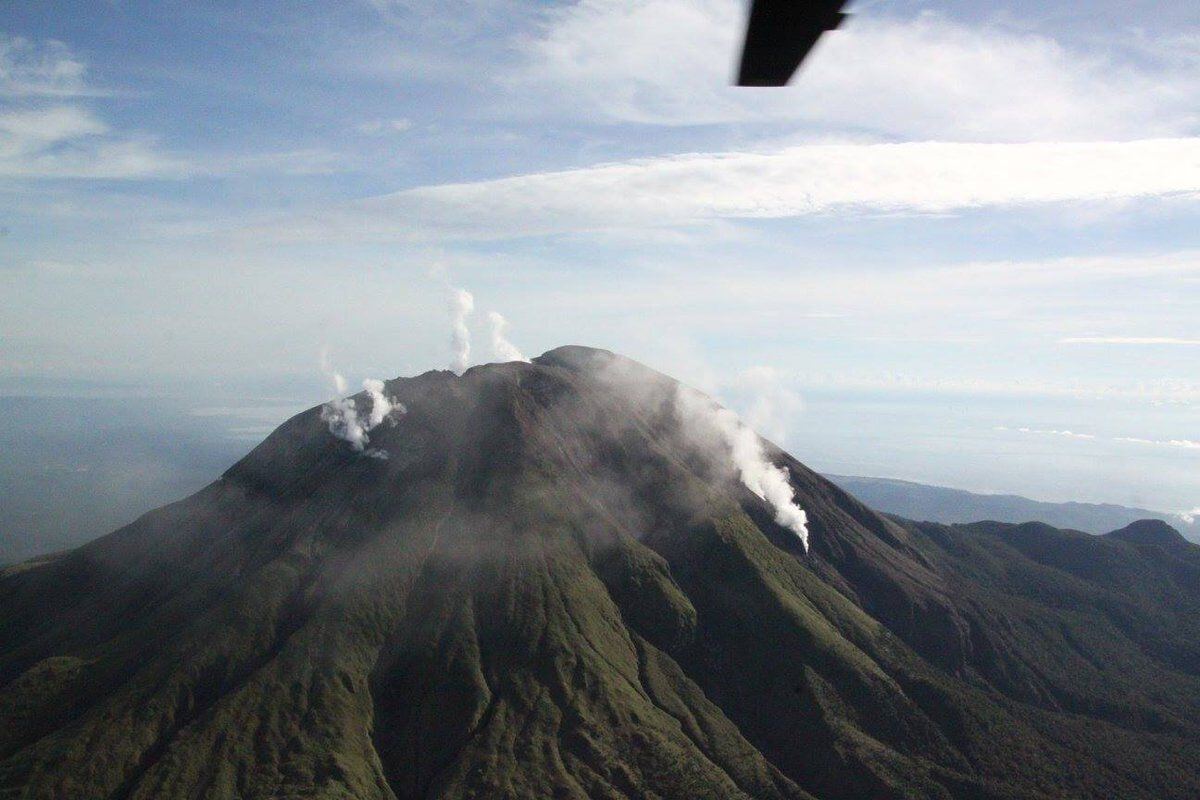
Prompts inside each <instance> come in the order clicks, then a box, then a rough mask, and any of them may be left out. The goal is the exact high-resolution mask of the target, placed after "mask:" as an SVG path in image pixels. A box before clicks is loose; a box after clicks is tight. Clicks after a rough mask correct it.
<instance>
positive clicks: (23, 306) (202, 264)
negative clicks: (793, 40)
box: [0, 0, 1200, 510]
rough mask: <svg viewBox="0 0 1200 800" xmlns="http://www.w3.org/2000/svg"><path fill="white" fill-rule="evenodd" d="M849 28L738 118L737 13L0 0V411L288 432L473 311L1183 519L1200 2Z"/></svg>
mask: <svg viewBox="0 0 1200 800" xmlns="http://www.w3.org/2000/svg"><path fill="white" fill-rule="evenodd" d="M434 6H436V7H434ZM853 10H854V11H855V16H854V18H853V19H852V20H851V21H850V22H849V23H848V25H847V26H846V28H845V29H844V30H843V31H840V32H838V33H836V34H834V35H833V36H831V37H828V38H827V40H826V41H825V42H823V43H822V45H821V47H820V48H819V50H818V51H817V53H816V54H815V56H814V58H813V59H812V60H811V62H810V63H809V64H808V65H806V67H805V69H804V70H803V72H802V73H801V75H800V77H799V80H798V81H797V82H796V85H795V86H793V87H791V88H788V89H785V90H738V89H734V88H731V87H729V86H728V85H727V84H728V78H729V76H730V73H731V70H732V63H733V59H734V56H735V54H736V49H737V39H738V36H739V34H740V26H741V24H742V22H741V20H742V16H743V14H744V9H743V7H742V5H741V3H739V2H737V0H636V1H635V0H621V1H620V2H618V0H584V2H578V3H529V4H518V3H511V4H510V3H499V2H492V0H470V1H462V2H447V3H440V4H428V3H410V2H403V1H400V2H388V1H387V0H375V2H365V1H364V2H341V3H308V4H304V5H303V7H300V6H297V5H295V4H290V3H236V2H222V3H206V4H197V3H172V2H166V3H131V2H103V3H83V2H70V3H54V2H22V1H21V0H16V1H15V2H9V3H6V4H4V7H3V9H2V10H0V232H2V234H3V235H2V236H0V392H3V393H6V394H38V393H57V394H62V393H71V392H82V393H87V392H92V393H97V392H99V393H104V392H107V393H112V392H121V393H125V394H128V395H131V396H133V395H145V396H160V397H161V396H169V397H175V398H179V397H183V398H187V397H189V396H195V397H196V398H197V404H198V406H199V405H202V404H208V400H209V398H211V396H214V395H223V396H224V395H228V396H236V397H242V398H246V400H247V402H251V401H252V400H253V399H254V398H264V397H265V398H270V399H271V400H272V403H274V402H275V401H276V400H278V399H279V398H285V399H288V400H289V401H293V400H294V401H295V402H296V403H301V404H302V403H307V402H311V401H315V400H319V399H320V398H321V396H322V393H324V392H326V391H327V387H326V385H325V384H324V383H323V380H324V379H323V378H322V376H321V372H320V370H319V367H318V354H319V353H320V352H321V350H322V348H328V349H329V351H330V352H331V353H332V358H334V359H335V361H336V363H337V364H338V366H339V368H340V369H341V370H342V371H343V372H346V373H348V374H350V375H354V376H360V377H361V376H368V375H369V376H389V377H390V376H394V375H399V374H411V373H414V372H418V371H422V370H424V369H429V368H435V367H443V366H445V365H446V364H447V363H448V361H449V358H450V353H449V344H448V340H449V335H450V322H449V317H448V313H447V298H448V295H449V287H452V286H453V287H457V286H461V287H465V288H467V289H469V290H470V291H472V292H473V293H474V294H475V297H476V305H477V308H478V310H479V313H477V314H476V316H475V317H474V318H473V320H472V325H473V326H474V327H475V337H474V344H475V350H474V353H475V358H476V360H480V361H486V360H489V358H490V357H491V353H490V350H489V346H488V334H487V330H486V320H485V317H484V312H486V311H488V310H492V309H495V310H499V311H501V312H503V313H504V315H505V316H506V317H507V318H508V320H509V321H510V323H511V326H512V327H511V331H510V335H511V338H512V339H513V340H514V341H515V342H516V344H517V345H519V346H520V347H521V348H522V349H523V350H524V351H525V352H526V353H537V352H541V351H542V350H545V349H548V348H550V347H553V346H556V345H559V344H563V343H567V342H576V343H585V344H593V345H598V346H604V347H609V348H612V349H615V350H619V351H621V352H624V353H626V354H628V355H630V356H633V357H636V358H639V359H641V360H644V361H646V362H648V363H650V364H652V365H654V366H656V367H658V368H660V369H663V370H664V371H667V372H670V373H672V374H675V375H678V376H680V377H682V378H685V379H687V380H689V381H691V382H693V383H695V384H697V385H700V386H701V387H703V388H706V389H709V390H712V391H716V392H718V393H719V394H721V395H722V396H723V397H725V398H727V399H728V400H729V401H730V402H731V403H733V404H735V405H740V406H741V407H742V408H743V410H746V409H750V408H752V407H754V405H755V402H756V401H755V398H757V397H762V396H764V395H770V396H771V397H774V398H775V401H773V402H772V404H771V407H772V409H773V412H772V415H771V418H770V419H764V420H762V421H761V424H762V425H764V426H766V427H770V428H771V429H772V430H773V432H774V433H773V435H776V436H778V437H780V438H781V439H783V440H784V441H785V442H786V444H787V445H788V446H789V448H790V449H791V450H793V451H794V452H795V453H796V454H797V455H798V456H799V457H800V458H801V459H802V460H806V461H809V462H811V463H813V464H814V465H815V466H818V467H821V468H825V469H830V470H838V471H844V472H845V471H857V472H870V473H871V474H878V475H887V476H894V477H902V478H910V479H916V480H926V481H933V482H940V483H946V484H949V485H957V486H963V487H964V488H973V489H988V490H1004V491H1014V492H1020V493H1024V494H1027V495H1032V496H1035V497H1039V498H1045V499H1086V500H1111V501H1116V502H1133V501H1136V502H1139V503H1140V504H1142V505H1150V506H1153V507H1159V508H1163V509H1165V510H1185V509H1190V508H1193V507H1195V506H1197V505H1200V446H1197V444H1196V443H1197V441H1198V440H1200V414H1198V413H1197V403H1198V401H1200V370H1197V363H1198V358H1197V357H1198V356H1200V322H1198V321H1197V320H1200V313H1198V312H1200V236H1198V231H1200V225H1198V224H1197V223H1198V222H1200V213H1198V212H1200V203H1198V200H1197V192H1200V138H1198V134H1200V112H1198V111H1197V109H1200V9H1197V8H1195V7H1194V4H1161V3H1149V2H1120V3H1118V2H1098V3H1097V2H1063V3H1057V4H1054V7H1053V9H1052V10H1046V9H1043V8H1041V4H1036V3H1031V2H1009V3H999V2H995V3H979V2H955V3H951V2H941V3H936V2H928V3H926V2H884V1H883V0H877V1H876V2H860V3H858V4H857V5H856V6H854V9H853ZM764 375H769V376H770V379H769V381H768V380H765V379H764V377H763V376H764ZM748 376H751V377H748ZM797 398H799V399H797ZM270 408H272V409H275V410H276V411H275V412H272V413H277V409H278V405H277V404H274V405H270ZM48 424H52V423H51V422H48ZM951 431H952V432H953V435H952V436H951V435H948V434H947V432H951ZM864 436H866V437H867V438H866V439H864Z"/></svg>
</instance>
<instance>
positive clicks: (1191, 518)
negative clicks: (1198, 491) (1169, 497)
mask: <svg viewBox="0 0 1200 800" xmlns="http://www.w3.org/2000/svg"><path fill="white" fill-rule="evenodd" d="M1175 516H1176V517H1178V518H1179V521H1180V522H1185V523H1187V524H1188V525H1194V524H1195V523H1196V520H1197V519H1200V506H1196V507H1195V508H1193V509H1191V510H1189V511H1179V512H1176V514H1175Z"/></svg>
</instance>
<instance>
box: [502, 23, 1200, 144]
mask: <svg viewBox="0 0 1200 800" xmlns="http://www.w3.org/2000/svg"><path fill="white" fill-rule="evenodd" d="M745 9H746V4H745V3H742V2H739V0H632V1H631V0H581V2H577V3H572V4H570V5H568V6H565V7H563V6H557V7H553V8H551V9H550V10H548V11H546V12H545V14H544V16H543V19H542V25H541V28H540V30H539V31H538V32H537V34H536V35H534V36H532V37H529V38H528V39H526V40H524V41H522V42H521V43H520V44H519V52H520V53H521V54H522V56H523V59H524V60H523V63H522V64H521V66H520V67H519V68H518V69H517V70H516V71H515V73H514V74H512V75H510V76H509V77H508V83H509V84H510V85H512V86H513V87H514V88H515V89H518V90H520V91H522V92H523V93H526V94H532V95H533V96H535V97H537V98H539V99H540V100H541V103H540V104H539V105H544V106H547V107H551V108H558V109H561V111H560V112H559V113H561V114H564V115H569V116H570V117H572V118H577V117H580V116H583V117H586V118H591V119H595V120H599V121H605V122H613V121H618V122H631V123H640V124H646V125H672V126H679V125H706V124H723V123H755V122H757V123H772V122H774V123H782V122H787V123H791V124H792V125H793V126H794V125H795V123H797V122H801V123H808V124H809V125H811V126H813V127H814V128H816V129H817V130H821V129H822V128H824V129H827V130H828V129H835V130H839V131H846V130H857V131H863V132H867V133H871V134H875V135H882V136H888V137H896V138H905V139H929V138H939V139H940V138H950V139H955V140H974V141H1030V140H1060V141H1061V140H1075V141H1086V140H1092V139H1110V138H1111V139H1128V138H1134V137H1144V136H1148V135H1149V136H1172V135H1179V134H1183V133H1189V132H1192V131H1194V130H1195V125H1196V114H1195V109H1196V107H1197V100H1198V98H1200V77H1198V76H1197V73H1196V70H1195V67H1194V60H1193V61H1190V62H1189V60H1188V59H1186V58H1180V57H1179V50H1180V48H1179V46H1178V43H1177V42H1174V41H1166V40H1163V41H1149V42H1145V41H1143V42H1142V47H1140V48H1139V49H1138V52H1137V53H1136V56H1134V55H1131V54H1130V52H1129V48H1128V47H1127V46H1126V47H1125V48H1118V47H1105V46H1104V45H1103V44H1098V45H1097V44H1095V43H1093V46H1091V47H1086V46H1085V45H1084V44H1083V43H1080V44H1077V45H1069V44H1064V43H1062V42H1060V41H1058V40H1056V39H1054V38H1051V37H1049V36H1046V35H1041V34H1037V33H1033V32H1031V31H1029V30H1019V29H1015V28H1006V27H1003V26H1001V25H997V24H982V25H972V26H968V25H964V24H961V23H957V22H954V21H952V20H949V19H947V18H945V17H942V16H939V15H937V14H932V13H924V14H920V15H918V16H915V17H912V18H907V19H903V18H895V17H888V16H887V14H888V13H889V9H887V8H885V7H884V5H879V6H878V7H875V6H872V8H871V13H869V14H861V15H856V16H853V17H852V18H851V19H850V21H849V22H848V23H847V24H846V25H845V26H843V27H842V28H841V29H839V30H838V31H835V32H833V33H832V34H830V35H828V36H826V37H824V38H823V39H822V40H821V42H820V44H819V45H818V47H817V49H816V50H815V52H814V54H813V56H812V58H811V59H810V60H809V61H808V62H807V63H806V64H805V67H804V72H803V80H802V81H797V82H796V83H795V84H794V85H793V86H791V87H789V88H788V89H784V90H774V89H771V90H746V89H737V88H732V87H730V86H729V83H730V78H731V76H732V74H733V69H734V64H733V61H734V57H735V56H736V53H737V52H738V45H739V42H738V38H739V37H740V35H741V33H742V30H743V29H744V28H743V26H744V18H745V13H746V10H745ZM1128 38H1130V37H1128V36H1126V37H1125V41H1124V42H1122V44H1126V45H1127V40H1128ZM721 54H727V55H726V56H724V57H722V55H721Z"/></svg>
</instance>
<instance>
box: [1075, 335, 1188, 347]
mask: <svg viewBox="0 0 1200 800" xmlns="http://www.w3.org/2000/svg"><path fill="white" fill-rule="evenodd" d="M1058 341H1059V344H1149V345H1158V344H1163V345H1184V346H1189V347H1196V346H1200V339H1177V338H1175V337H1173V336H1072V337H1070V338H1067V339H1059V340H1058Z"/></svg>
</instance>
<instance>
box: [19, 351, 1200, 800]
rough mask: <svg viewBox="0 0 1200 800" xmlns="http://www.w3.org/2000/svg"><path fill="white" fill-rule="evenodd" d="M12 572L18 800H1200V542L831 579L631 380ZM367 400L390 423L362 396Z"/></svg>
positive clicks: (594, 361) (322, 458)
mask: <svg viewBox="0 0 1200 800" xmlns="http://www.w3.org/2000/svg"><path fill="white" fill-rule="evenodd" d="M387 389H388V392H389V393H390V394H394V395H396V396H397V397H398V398H399V399H400V400H402V401H403V402H404V403H405V404H406V406H407V408H408V413H407V414H406V415H404V416H403V417H401V418H400V419H399V421H398V423H397V424H396V425H395V426H387V425H386V424H385V425H384V426H383V427H381V428H379V429H376V431H374V432H372V434H371V436H372V442H371V443H372V445H373V446H377V447H380V448H383V449H386V450H387V452H388V454H389V458H387V459H386V460H384V459H378V458H370V457H366V456H364V455H361V454H357V453H354V452H353V451H352V450H351V449H350V448H349V447H348V446H347V445H346V443H345V442H341V441H339V440H337V439H334V438H333V437H331V436H330V435H329V433H328V430H327V428H326V426H325V424H324V423H323V422H322V421H321V420H320V419H319V415H318V412H317V410H316V409H314V410H311V411H309V412H305V413H304V414H301V415H299V416H297V417H295V418H293V419H292V420H290V421H289V422H287V423H285V424H284V425H283V426H281V427H280V428H279V429H278V430H277V431H276V432H275V433H274V434H272V435H271V436H270V437H269V438H268V439H267V440H266V441H264V442H263V443H262V444H261V445H260V446H259V447H258V448H257V449H255V450H254V451H253V452H252V453H251V454H250V455H249V456H247V457H246V458H245V459H244V460H243V461H241V462H240V463H238V464H237V465H235V466H234V467H233V468H232V469H230V470H229V471H228V472H227V473H226V475H225V476H224V477H223V478H222V479H221V480H220V481H218V482H217V483H215V484H213V485H212V486H209V487H208V488H206V489H204V490H203V491H201V492H199V493H198V494H196V495H194V496H192V497H191V498H188V499H187V500H184V501H182V502H180V503H176V504H173V505H170V506H167V507H164V508H162V509H159V510H157V511H154V512H151V513H149V514H147V515H145V516H144V517H142V518H141V519H139V520H138V521H137V522H135V523H134V524H132V525H130V526H128V527H126V528H123V529H121V530H119V531H117V532H116V533H113V534H111V535H110V536H107V537H105V538H103V539H100V540H98V541H96V542H94V543H91V544H89V545H87V546H85V547H82V548H80V549H78V550H75V551H71V552H69V553H67V554H64V555H61V556H58V557H54V558H50V559H43V560H41V561H38V562H34V563H28V564H23V565H18V566H16V567H11V568H9V569H8V570H6V571H5V572H4V573H3V574H2V577H0V686H2V687H3V688H2V689H0V796H4V797H22V798H26V797H28V798H63V797H72V798H75V797H79V798H112V799H113V800H117V799H120V800H127V799H132V798H188V800H191V799H192V798H300V797H304V798H345V797H357V798H403V799H407V798H460V797H478V798H493V797H530V798H543V797H562V798H664V800H665V799H666V798H678V799H679V800H692V799H693V798H830V799H831V800H832V799H833V798H846V799H847V800H850V799H851V798H853V799H854V800H857V799H858V798H980V799H983V798H1051V797H1079V798H1110V797H1122V798H1147V799H1149V798H1156V799H1157V798H1194V797H1196V796H1198V795H1200V723H1198V722H1197V720H1200V675H1198V674H1197V673H1198V671H1200V624H1198V622H1197V620H1198V619H1200V614H1198V611H1200V609H1198V607H1197V606H1198V604H1200V548H1198V547H1196V546H1194V545H1190V544H1187V543H1186V542H1184V541H1183V540H1182V539H1181V538H1179V537H1178V535H1177V534H1175V533H1174V532H1173V531H1171V529H1169V528H1167V527H1166V526H1165V525H1163V524H1161V523H1143V524H1138V525H1134V526H1131V527H1130V528H1128V529H1125V530H1123V531H1121V532H1117V533H1114V534H1111V535H1108V536H1104V537H1093V536H1088V535H1085V534H1080V533H1072V532H1067V531H1059V530H1055V529H1051V528H1047V527H1044V526H1037V525H1023V526H1009V525H1000V524H992V523H987V524H977V525H963V526H951V527H945V526H939V525H932V524H920V525H918V524H914V523H907V522H903V521H899V520H894V519H888V518H884V517H881V516H879V515H877V514H875V513H874V512H872V511H870V510H868V509H867V508H865V507H864V506H862V505H861V504H859V503H858V502H857V501H855V500H854V499H853V498H851V497H849V496H848V495H846V494H844V493H843V492H842V491H840V490H839V489H837V488H836V487H835V486H833V485H832V484H830V483H829V482H827V481H825V480H824V479H822V478H820V477H819V476H817V475H816V474H814V473H813V472H811V471H809V470H808V469H806V468H805V467H803V466H802V465H801V464H799V463H797V462H796V461H794V460H793V459H792V458H791V457H790V456H787V455H786V454H784V453H781V452H779V451H778V450H775V449H774V448H769V450H770V453H771V456H772V459H773V460H774V461H775V463H777V464H779V465H782V466H784V467H785V468H786V469H787V470H788V473H789V476H790V478H791V481H792V484H793V486H794V488H795V489H796V492H797V499H798V501H799V502H800V504H801V505H802V506H803V507H804V508H805V509H806V510H807V511H808V514H809V519H810V528H811V535H812V545H813V546H812V552H811V553H807V554H806V553H805V552H804V551H803V549H802V548H801V546H800V543H799V541H798V540H797V539H796V537H795V536H794V535H793V534H792V533H791V532H790V531H788V530H786V529H784V528H781V527H780V526H778V525H777V524H776V523H775V522H774V514H773V512H772V510H771V509H770V508H769V507H767V506H766V505H765V504H764V503H763V502H762V501H761V500H759V499H758V498H757V497H755V496H754V495H753V494H751V493H750V492H748V491H747V490H745V489H744V488H742V487H741V486H740V484H738V482H737V481H736V480H734V479H733V476H732V475H731V474H730V470H729V467H728V465H727V464H724V463H723V462H722V461H721V459H714V458H713V456H712V453H711V452H709V451H708V448H705V447H702V446H701V443H699V442H697V441H696V437H695V436H694V432H689V431H687V430H684V429H682V428H681V425H680V420H679V416H678V414H677V412H676V408H675V405H674V402H673V396H674V384H673V382H671V381H669V380H668V379H667V378H665V377H663V376H661V375H658V374H657V373H653V372H651V371H650V370H647V369H646V368H644V367H641V366H639V365H637V364H635V363H633V362H629V361H627V360H625V359H621V358H619V357H615V356H612V355H611V354H608V353H605V352H603V351H595V350H589V349H585V348H561V349H559V350H555V351H551V352H550V353H547V354H546V355H544V356H542V357H541V358H539V359H537V360H536V361H535V363H534V364H521V363H513V364H505V365H493V366H488V367H480V368H475V369H472V370H470V371H469V372H468V373H467V374H465V375H464V376H462V377H457V376H454V375H452V374H450V373H437V372H435V373H428V374H426V375H423V376H420V377H418V378H413V379H404V380H396V381H391V382H389V383H388V385H387ZM364 402H365V401H364Z"/></svg>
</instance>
